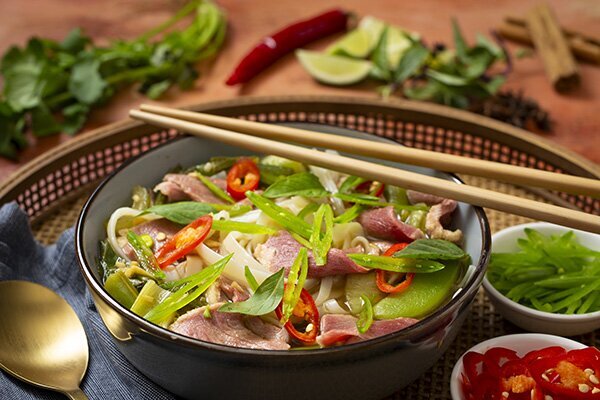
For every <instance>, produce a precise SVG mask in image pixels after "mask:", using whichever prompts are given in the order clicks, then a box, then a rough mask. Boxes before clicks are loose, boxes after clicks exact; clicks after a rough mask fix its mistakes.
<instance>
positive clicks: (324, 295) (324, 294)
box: [315, 276, 333, 307]
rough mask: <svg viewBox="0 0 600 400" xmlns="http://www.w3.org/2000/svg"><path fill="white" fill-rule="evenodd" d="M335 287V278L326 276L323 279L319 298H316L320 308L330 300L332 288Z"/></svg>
mask: <svg viewBox="0 0 600 400" xmlns="http://www.w3.org/2000/svg"><path fill="white" fill-rule="evenodd" d="M332 285H333V277H332V276H326V277H324V278H323V279H321V286H319V293H318V294H317V297H315V304H316V305H317V307H318V306H320V305H321V304H323V303H324V302H325V301H326V300H327V299H328V298H329V294H330V293H331V286H332Z"/></svg>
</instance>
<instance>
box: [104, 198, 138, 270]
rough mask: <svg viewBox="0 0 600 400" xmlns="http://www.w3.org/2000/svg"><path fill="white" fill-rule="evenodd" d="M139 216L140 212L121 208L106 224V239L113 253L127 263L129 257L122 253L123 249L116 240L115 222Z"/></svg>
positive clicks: (129, 208)
mask: <svg viewBox="0 0 600 400" xmlns="http://www.w3.org/2000/svg"><path fill="white" fill-rule="evenodd" d="M139 214H140V210H136V209H133V208H131V207H121V208H117V209H116V210H115V211H114V212H113V213H112V214H111V215H110V218H109V220H108V224H106V237H107V239H108V243H110V245H111V246H112V247H113V249H114V250H115V252H116V253H117V254H118V255H119V256H120V257H122V258H124V259H125V260H127V261H131V259H130V258H129V257H127V255H126V254H125V252H124V251H123V248H122V247H121V246H120V244H119V242H118V240H117V222H119V219H121V218H122V217H135V216H136V215H139Z"/></svg>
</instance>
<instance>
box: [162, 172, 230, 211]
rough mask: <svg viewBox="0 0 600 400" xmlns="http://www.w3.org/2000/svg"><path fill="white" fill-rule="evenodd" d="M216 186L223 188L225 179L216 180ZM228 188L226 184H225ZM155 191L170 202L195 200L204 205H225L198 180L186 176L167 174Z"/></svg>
mask: <svg viewBox="0 0 600 400" xmlns="http://www.w3.org/2000/svg"><path fill="white" fill-rule="evenodd" d="M213 182H214V183H215V185H217V186H219V187H221V188H223V186H224V182H225V181H224V180H223V179H214V180H213ZM225 186H226V184H225ZM154 191H158V192H161V193H162V194H164V195H165V196H167V198H168V199H169V201H182V200H194V201H199V202H202V203H219V204H223V203H225V202H224V201H223V200H221V199H220V198H218V197H217V196H215V195H214V194H213V193H212V192H211V191H210V189H208V188H207V187H206V186H204V184H203V183H202V182H200V180H199V179H198V178H195V177H193V176H190V175H186V174H167V175H165V177H164V178H163V181H162V182H161V183H159V184H158V185H156V187H155V188H154Z"/></svg>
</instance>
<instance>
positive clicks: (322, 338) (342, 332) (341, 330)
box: [317, 314, 419, 346]
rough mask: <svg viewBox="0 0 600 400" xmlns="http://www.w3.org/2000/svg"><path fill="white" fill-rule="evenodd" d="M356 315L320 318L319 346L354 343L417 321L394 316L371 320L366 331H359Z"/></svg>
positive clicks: (405, 326)
mask: <svg viewBox="0 0 600 400" xmlns="http://www.w3.org/2000/svg"><path fill="white" fill-rule="evenodd" d="M356 320H357V319H356V317H353V316H352V315H347V314H325V315H324V316H323V317H322V318H321V325H320V332H321V333H320V334H319V336H318V337H317V342H318V343H319V344H320V345H321V346H331V345H334V344H342V343H356V342H362V341H364V340H369V339H373V338H376V337H379V336H384V335H387V334H388V333H392V332H397V331H400V330H402V329H404V328H407V327H409V326H411V325H413V324H415V323H417V322H419V320H418V319H414V318H396V319H386V320H378V321H373V325H371V327H370V328H369V330H368V331H367V332H366V333H363V334H361V333H359V332H358V329H357V328H356Z"/></svg>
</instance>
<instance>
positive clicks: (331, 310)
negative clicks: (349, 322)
mask: <svg viewBox="0 0 600 400" xmlns="http://www.w3.org/2000/svg"><path fill="white" fill-rule="evenodd" d="M322 310H323V311H322V314H349V312H348V311H347V310H346V309H344V308H343V307H342V306H340V303H338V301H337V300H336V299H329V300H327V301H325V302H324V303H323V307H322Z"/></svg>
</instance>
